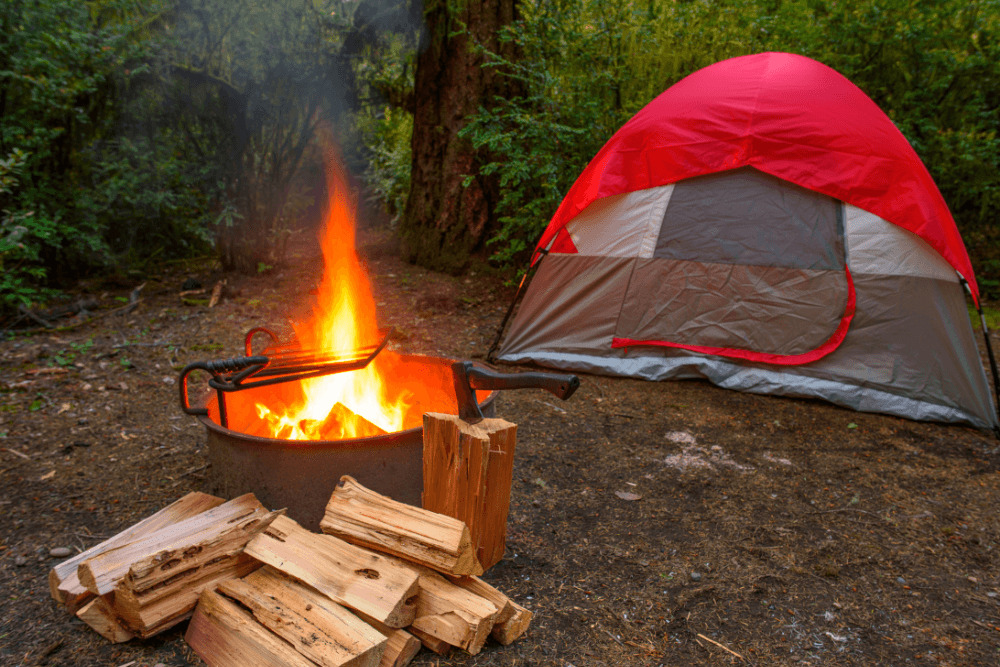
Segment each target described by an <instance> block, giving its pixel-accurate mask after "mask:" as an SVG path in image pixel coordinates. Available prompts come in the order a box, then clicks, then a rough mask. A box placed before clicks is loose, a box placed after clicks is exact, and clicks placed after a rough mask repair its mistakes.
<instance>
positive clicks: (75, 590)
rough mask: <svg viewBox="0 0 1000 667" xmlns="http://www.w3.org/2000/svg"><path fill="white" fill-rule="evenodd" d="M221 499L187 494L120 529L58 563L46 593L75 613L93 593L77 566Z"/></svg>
mask: <svg viewBox="0 0 1000 667" xmlns="http://www.w3.org/2000/svg"><path fill="white" fill-rule="evenodd" d="M223 502H225V501H224V500H223V499H222V498H217V497H215V496H210V495H208V494H205V493H198V492H194V493H189V494H187V495H186V496H184V497H183V498H180V499H179V500H176V501H174V502H173V503H171V504H170V505H167V506H166V507H164V508H163V509H161V510H160V511H159V512H157V513H156V514H153V515H151V516H148V517H146V518H145V519H143V520H142V521H140V522H139V523H137V524H135V525H133V526H131V527H129V528H127V529H125V530H123V531H122V532H120V533H118V534H117V535H115V536H114V537H111V538H109V539H107V540H104V541H103V542H101V543H100V544H97V545H95V546H93V547H91V548H89V549H87V550H86V551H84V552H83V553H79V554H77V555H76V556H73V557H72V558H69V559H67V560H64V561H63V562H61V563H59V564H58V565H56V566H55V567H53V568H52V570H51V571H50V572H49V590H50V591H51V593H52V597H53V598H54V599H55V601H56V602H59V603H60V604H62V605H65V606H66V607H67V608H68V609H69V611H70V613H76V612H77V611H78V610H79V609H81V608H82V607H83V606H85V605H86V604H87V603H88V602H89V601H90V600H92V599H93V596H94V594H93V593H91V592H90V591H88V590H87V589H86V587H85V586H84V585H83V584H81V583H80V579H79V577H78V576H77V568H78V567H79V566H80V563H82V562H84V561H85V560H88V559H90V558H94V557H95V556H97V555H99V554H102V553H104V552H105V551H110V550H111V549H115V548H117V547H120V546H123V545H125V544H128V543H129V542H135V541H136V540H139V539H141V538H143V537H146V536H147V535H149V534H151V533H154V532H156V531H158V530H160V529H161V528H165V527H167V526H170V525H173V524H175V523H178V522H180V521H183V520H184V519H189V518H191V517H193V516H197V515H198V514H201V513H202V512H205V511H206V510H210V509H212V508H213V507H218V506H219V505H221V504H222V503H223Z"/></svg>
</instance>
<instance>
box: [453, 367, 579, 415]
mask: <svg viewBox="0 0 1000 667" xmlns="http://www.w3.org/2000/svg"><path fill="white" fill-rule="evenodd" d="M451 368H452V373H453V376H454V379H455V396H456V398H457V399H458V416H459V417H461V418H462V419H464V420H465V421H467V422H469V423H470V424H475V423H476V422H479V421H482V419H483V413H482V412H481V411H480V410H479V403H478V402H477V401H476V393H475V391H473V390H474V389H482V390H500V389H545V390H546V391H549V392H551V393H552V394H554V395H555V396H558V397H559V398H561V399H563V400H566V399H567V398H569V397H570V396H572V395H573V392H575V391H576V389H577V387H579V386H580V378H578V377H577V376H575V375H567V374H562V373H535V372H531V373H499V372H497V371H493V370H489V369H486V368H481V367H478V366H475V365H474V364H473V363H472V362H471V361H457V362H455V363H454V364H452V366H451Z"/></svg>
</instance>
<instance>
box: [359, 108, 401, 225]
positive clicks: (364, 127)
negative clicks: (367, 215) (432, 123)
mask: <svg viewBox="0 0 1000 667" xmlns="http://www.w3.org/2000/svg"><path fill="white" fill-rule="evenodd" d="M359 125H360V130H361V133H362V137H363V141H364V144H365V148H366V149H367V151H368V167H367V168H366V169H365V180H366V181H367V183H368V187H369V188H370V189H371V191H372V194H373V195H374V196H375V197H377V198H378V199H379V200H381V201H382V202H383V204H384V205H385V209H386V212H388V213H389V215H390V216H392V221H393V223H395V222H396V221H398V220H399V216H400V215H402V214H403V209H404V208H405V207H406V197H407V195H408V194H409V192H410V135H411V134H412V133H413V116H411V115H410V114H409V113H407V112H406V111H404V110H402V109H395V108H393V107H390V106H386V107H384V109H383V111H382V116H381V118H376V119H370V120H368V119H364V118H362V119H361V123H360V124H359Z"/></svg>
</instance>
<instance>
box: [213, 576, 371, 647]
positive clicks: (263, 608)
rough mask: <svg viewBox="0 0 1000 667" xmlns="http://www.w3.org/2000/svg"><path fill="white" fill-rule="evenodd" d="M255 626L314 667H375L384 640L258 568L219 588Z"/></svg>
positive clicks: (328, 603) (323, 600)
mask: <svg viewBox="0 0 1000 667" xmlns="http://www.w3.org/2000/svg"><path fill="white" fill-rule="evenodd" d="M216 590H217V592H218V593H221V594H222V595H224V596H226V597H228V598H230V599H231V600H234V601H236V602H238V603H239V604H241V605H242V606H244V607H245V608H246V609H247V610H249V611H250V613H251V614H252V615H253V617H254V618H255V619H256V620H257V622H258V623H260V624H261V625H263V626H264V627H265V628H267V629H268V630H270V631H271V632H273V633H274V634H276V635H278V636H279V637H281V638H282V639H284V640H285V641H286V642H288V643H289V644H291V645H292V646H294V647H295V648H296V650H297V651H298V652H299V653H300V654H302V655H303V656H305V657H306V658H308V659H309V660H311V661H313V662H314V663H316V664H317V665H319V666H320V667H377V665H378V664H379V663H380V661H381V660H382V655H383V653H384V652H385V647H386V643H387V641H388V640H387V639H386V637H385V635H383V634H381V633H379V632H378V631H377V630H376V629H375V628H373V627H372V626H370V625H368V624H367V623H365V622H364V621H362V620H361V619H360V618H358V617H357V616H355V615H354V614H352V613H351V612H349V611H347V609H345V608H344V607H341V606H340V605H339V604H337V603H336V602H334V601H333V600H331V599H330V598H328V597H326V596H325V595H323V594H322V593H317V592H316V591H314V590H312V589H310V588H307V587H306V586H305V585H303V584H300V583H298V582H296V581H293V580H291V579H288V578H286V577H284V576H282V575H281V574H279V573H278V572H277V570H274V569H271V568H269V567H264V568H263V569H260V570H258V571H256V572H254V573H253V574H251V575H250V576H248V577H245V578H244V579H232V580H229V581H224V582H222V583H221V584H219V587H218V588H217V589H216Z"/></svg>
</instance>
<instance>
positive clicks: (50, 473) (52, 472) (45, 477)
mask: <svg viewBox="0 0 1000 667" xmlns="http://www.w3.org/2000/svg"><path fill="white" fill-rule="evenodd" d="M55 476H56V471H55V470H53V471H51V472H47V473H45V474H44V475H42V476H41V477H39V478H38V481H39V482H44V481H45V480H47V479H52V478H53V477H55Z"/></svg>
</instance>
